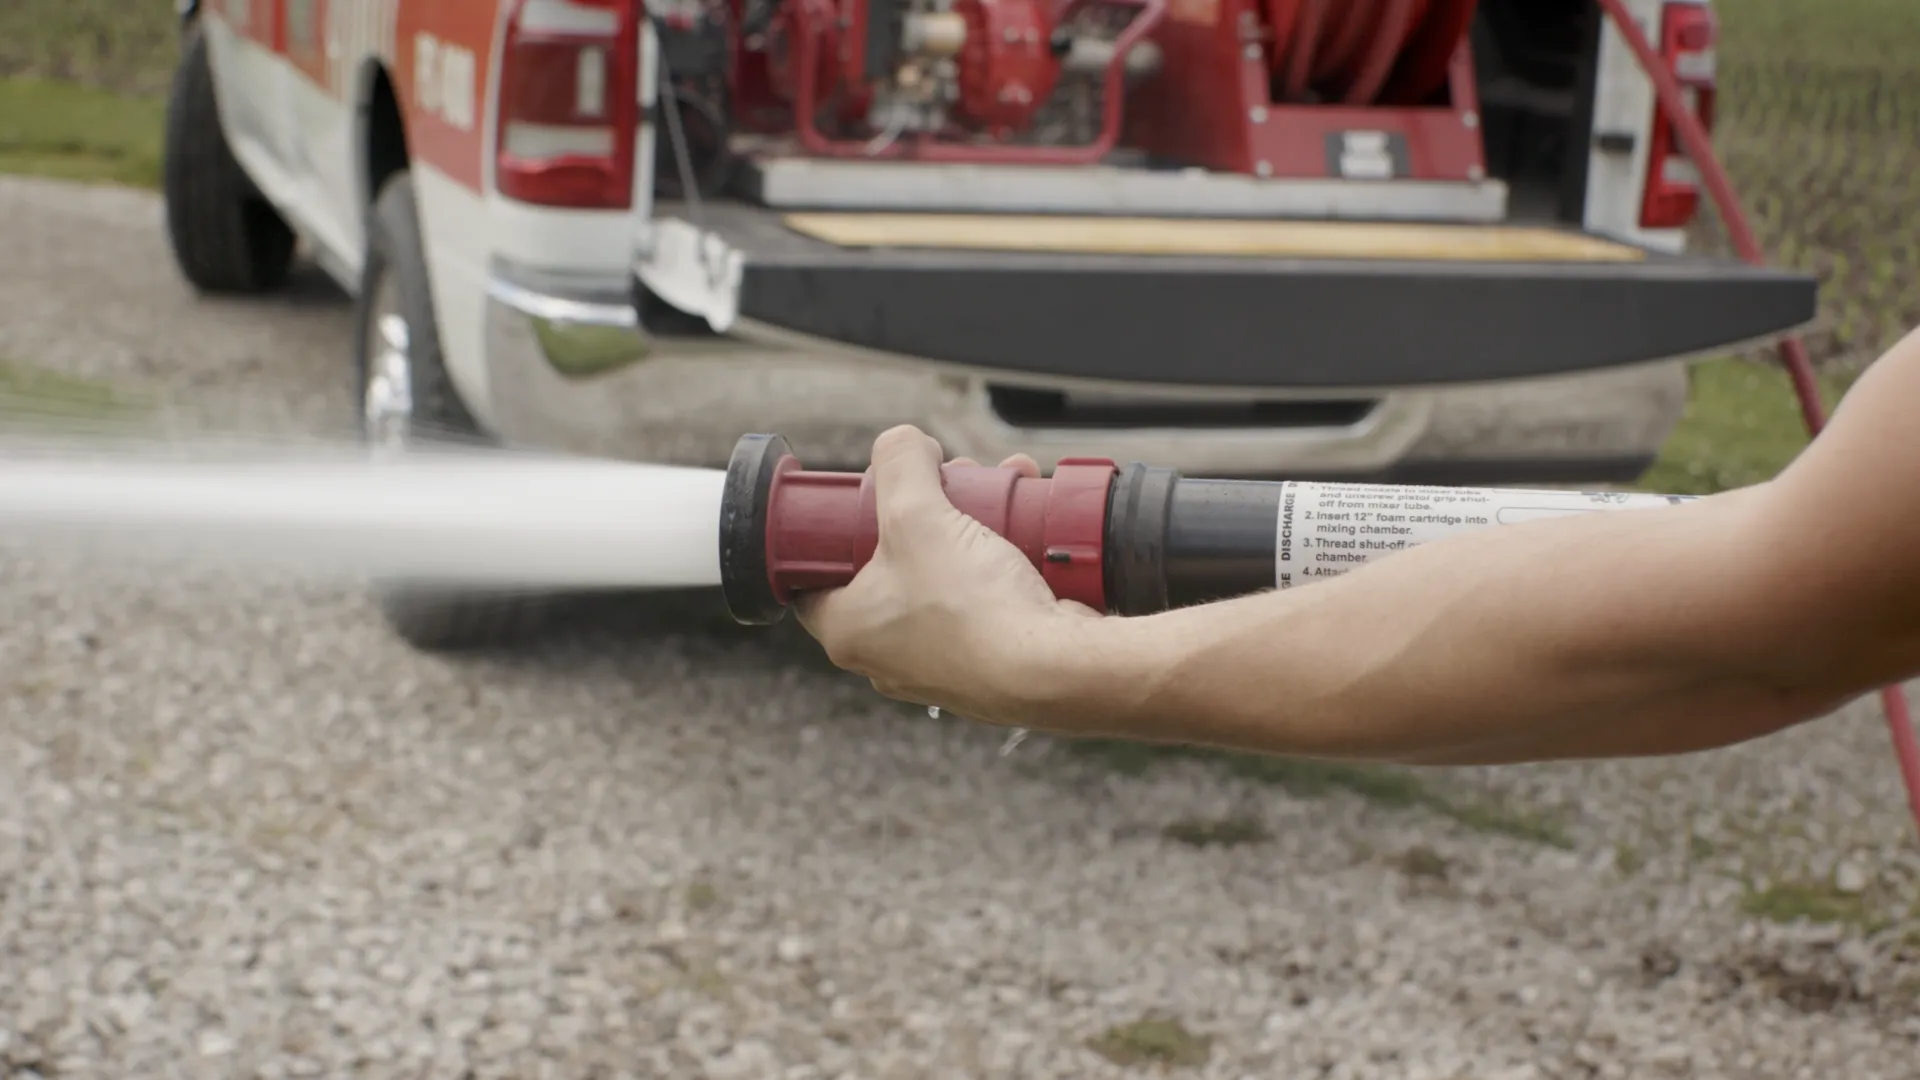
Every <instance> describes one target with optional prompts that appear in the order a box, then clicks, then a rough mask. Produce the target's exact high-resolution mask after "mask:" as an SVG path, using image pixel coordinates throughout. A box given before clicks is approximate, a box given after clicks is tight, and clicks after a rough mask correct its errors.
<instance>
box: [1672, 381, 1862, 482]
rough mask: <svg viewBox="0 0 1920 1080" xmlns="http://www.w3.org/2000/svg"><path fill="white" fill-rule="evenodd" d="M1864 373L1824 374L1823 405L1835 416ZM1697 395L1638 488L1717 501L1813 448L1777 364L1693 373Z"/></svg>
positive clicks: (1776, 471) (1773, 473)
mask: <svg viewBox="0 0 1920 1080" xmlns="http://www.w3.org/2000/svg"><path fill="white" fill-rule="evenodd" d="M1857 376H1858V373H1857V372H1854V371H1850V370H1839V369H1835V368H1831V367H1829V368H1825V369H1822V370H1821V372H1820V384H1821V385H1820V390H1821V397H1822V399H1823V401H1824V403H1825V405H1826V408H1827V411H1828V412H1832V411H1833V409H1834V408H1835V407H1836V406H1838V405H1839V403H1840V399H1841V397H1842V396H1844V395H1845V394H1846V392H1847V390H1848V389H1849V388H1851V387H1852V385H1853V381H1854V379H1855V378H1856V377H1857ZM1692 379H1693V392H1692V395H1691V398H1690V400H1689V401H1688V403H1687V413H1686V416H1685V417H1684V418H1683V419H1682V420H1681V421H1680V425H1679V427H1678V428H1676V429H1675V430H1674V433H1673V435H1672V437H1671V438H1669V439H1668V440H1667V444H1666V446H1665V447H1664V448H1662V450H1661V453H1660V459H1659V460H1658V461H1657V462H1655V463H1654V466H1653V468H1651V469H1649V470H1647V472H1646V474H1645V475H1644V476H1642V477H1641V478H1640V480H1639V482H1638V483H1637V484H1636V485H1635V486H1637V487H1639V488H1641V489H1642V490H1646V491H1657V492H1662V493H1666V494H1675V495H1711V494H1713V493H1714V492H1717V491H1728V490H1731V489H1733V488H1741V487H1747V486H1749V485H1752V484H1758V483H1761V482H1763V481H1766V480H1770V479H1772V478H1773V477H1774V476H1776V475H1778V474H1779V472H1780V470H1781V469H1784V468H1786V467H1787V465H1788V463H1790V462H1791V461H1793V459H1794V458H1795V457H1797V456H1798V455H1799V453H1800V451H1802V450H1804V449H1806V447H1807V441H1808V439H1807V431H1806V425H1805V424H1804V422H1803V421H1802V420H1801V418H1800V405H1799V399H1798V398H1796V397H1795V396H1794V393H1793V384H1792V383H1791V382H1790V381H1789V380H1788V378H1787V373H1786V371H1785V370H1783V369H1782V368H1780V367H1779V366H1778V365H1776V364H1769V363H1759V362H1755V361H1752V360H1744V359H1739V358H1731V357H1730V358H1727V359H1721V360H1708V361H1704V362H1702V363H1700V364H1696V365H1694V367H1693V369H1692Z"/></svg>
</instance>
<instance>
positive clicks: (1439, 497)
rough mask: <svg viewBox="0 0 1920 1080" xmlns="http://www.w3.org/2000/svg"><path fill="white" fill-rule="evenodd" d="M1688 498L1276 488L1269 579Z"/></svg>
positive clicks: (1299, 578) (1288, 583)
mask: <svg viewBox="0 0 1920 1080" xmlns="http://www.w3.org/2000/svg"><path fill="white" fill-rule="evenodd" d="M1693 500H1694V496H1691V495H1644V494H1638V493H1633V492H1614V491H1594V492H1587V491H1534V490H1527V489H1516V488H1453V487H1419V486H1412V485H1402V484H1315V483H1296V482H1289V483H1285V484H1282V485H1280V518H1279V523H1278V528H1279V542H1278V543H1276V544H1275V545H1274V582H1275V584H1276V585H1278V586H1279V587H1280V588H1282V589H1291V588H1293V587H1294V586H1295V585H1306V584H1310V583H1312V582H1314V581H1318V580H1319V579H1321V578H1328V577H1337V576H1339V575H1341V574H1344V573H1346V572H1347V571H1349V570H1352V569H1354V568H1356V567H1359V566H1362V565H1364V564H1366V563H1369V562H1372V561H1373V560H1374V559H1377V558H1379V557H1381V556H1382V555H1391V554H1393V553H1394V552H1396V551H1404V550H1406V549H1407V548H1410V547H1414V546H1417V545H1419V544H1424V543H1427V542H1428V541H1431V540H1438V539H1440V538H1442V537H1446V536H1452V535H1454V534H1455V533H1463V532H1469V531H1472V530H1476V529H1483V528H1486V527H1487V526H1490V525H1515V524H1519V523H1520V522H1523V521H1537V520H1539V519H1541V518H1553V517H1565V516H1567V515H1568V514H1590V513H1596V512H1598V511H1602V510H1631V509H1635V508H1649V507H1655V506H1672V505H1675V504H1677V503H1686V502H1692V501H1693Z"/></svg>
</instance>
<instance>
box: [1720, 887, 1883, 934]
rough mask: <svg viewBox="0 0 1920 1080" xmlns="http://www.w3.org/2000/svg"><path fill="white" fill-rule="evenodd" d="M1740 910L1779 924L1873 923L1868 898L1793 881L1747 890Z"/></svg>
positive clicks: (1861, 924) (1741, 901) (1857, 924)
mask: <svg viewBox="0 0 1920 1080" xmlns="http://www.w3.org/2000/svg"><path fill="white" fill-rule="evenodd" d="M1740 909H1741V910H1742V911H1744V912H1746V913H1747V914H1749V915H1752V916H1755V917H1756V918H1761V919H1767V920H1769V921H1772V922H1777V923H1795V922H1809V923H1836V924H1842V925H1848V926H1865V925H1869V924H1871V923H1872V921H1873V920H1872V913H1871V909H1870V907H1869V905H1868V904H1867V902H1866V900H1865V899H1864V898H1862V897H1859V896H1851V895H1848V894H1846V893H1843V892H1841V891H1839V890H1838V889H1835V888H1833V887H1832V886H1830V885H1819V884H1805V883H1789V884H1783V885H1774V886H1771V887H1769V888H1766V889H1759V890H1755V891H1752V892H1749V893H1747V894H1746V895H1745V896H1743V897H1742V898H1741V900H1740Z"/></svg>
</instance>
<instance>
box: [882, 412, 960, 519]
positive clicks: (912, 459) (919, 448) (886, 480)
mask: <svg viewBox="0 0 1920 1080" xmlns="http://www.w3.org/2000/svg"><path fill="white" fill-rule="evenodd" d="M873 501H874V508H875V510H876V511H877V513H878V515H879V518H880V532H881V535H882V536H883V537H884V536H885V535H886V533H887V532H888V531H889V529H890V528H898V527H899V526H900V525H901V524H902V523H908V522H912V521H914V520H916V519H918V518H920V517H921V516H923V515H927V514H931V513H934V512H935V511H939V510H945V511H947V512H949V513H951V512H952V510H953V503H951V502H949V501H948V500H947V492H946V489H945V488H944V487H942V486H941V483H940V444H939V443H937V442H934V441H933V439H932V437H931V436H929V435H927V434H926V433H925V432H922V431H921V430H920V429H918V428H915V427H911V426H908V425H904V424H903V425H901V426H899V427H894V428H888V429H887V430H886V431H883V432H881V433H880V437H879V438H877V439H875V440H874V441H873Z"/></svg>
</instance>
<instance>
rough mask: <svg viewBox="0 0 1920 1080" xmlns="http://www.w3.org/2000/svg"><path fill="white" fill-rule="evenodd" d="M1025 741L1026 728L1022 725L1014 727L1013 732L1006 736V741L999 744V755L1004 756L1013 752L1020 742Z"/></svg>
mask: <svg viewBox="0 0 1920 1080" xmlns="http://www.w3.org/2000/svg"><path fill="white" fill-rule="evenodd" d="M1026 741H1027V729H1026V728H1023V727H1021V728H1014V729H1013V734H1011V735H1009V736H1007V741H1006V742H1003V743H1001V744H1000V756H1001V757H1006V756H1007V755H1008V754H1011V753H1013V752H1014V750H1015V749H1017V748H1018V747H1019V746H1020V744H1021V743H1023V742H1026Z"/></svg>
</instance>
